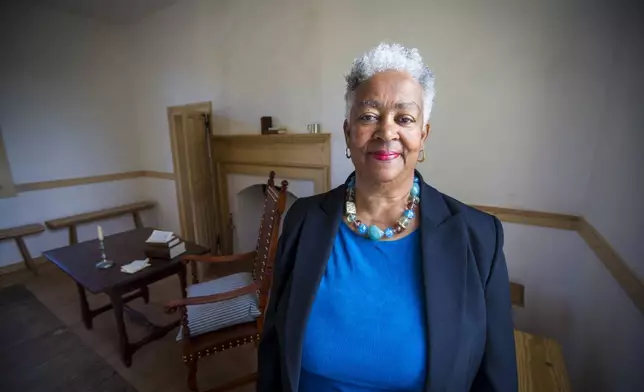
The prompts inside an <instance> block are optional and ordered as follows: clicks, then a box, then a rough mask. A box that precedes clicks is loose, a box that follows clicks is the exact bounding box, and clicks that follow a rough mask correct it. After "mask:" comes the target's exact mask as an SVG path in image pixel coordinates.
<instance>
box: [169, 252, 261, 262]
mask: <svg viewBox="0 0 644 392" xmlns="http://www.w3.org/2000/svg"><path fill="white" fill-rule="evenodd" d="M255 254H256V252H255V251H252V252H248V253H240V254H237V255H226V256H212V255H184V256H181V261H183V262H184V263H187V262H189V261H198V262H201V263H230V262H239V261H253V260H254V259H255Z"/></svg>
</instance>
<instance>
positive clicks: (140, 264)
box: [121, 259, 150, 274]
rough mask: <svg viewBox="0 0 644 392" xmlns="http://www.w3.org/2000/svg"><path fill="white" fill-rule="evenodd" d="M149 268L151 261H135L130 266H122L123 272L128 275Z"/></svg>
mask: <svg viewBox="0 0 644 392" xmlns="http://www.w3.org/2000/svg"><path fill="white" fill-rule="evenodd" d="M149 266H150V259H145V260H134V261H133V262H131V263H130V264H125V265H122V266H121V272H125V273H126V274H133V273H135V272H138V271H141V270H142V269H143V268H145V267H149Z"/></svg>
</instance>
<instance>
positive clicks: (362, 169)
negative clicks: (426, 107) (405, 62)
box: [344, 71, 429, 182]
mask: <svg viewBox="0 0 644 392" xmlns="http://www.w3.org/2000/svg"><path fill="white" fill-rule="evenodd" d="M422 107H423V95H422V88H421V86H420V84H419V83H418V82H417V81H416V80H414V79H413V78H412V77H411V76H409V75H408V74H407V73H405V72H400V71H386V72H380V73H377V74H375V75H374V76H372V77H371V78H369V79H367V80H366V81H364V82H363V83H362V84H360V86H358V89H357V90H356V92H355V99H354V101H353V105H352V107H351V113H350V116H349V119H348V120H346V121H345V122H344V133H345V137H346V141H347V146H348V147H349V150H350V151H351V160H352V161H353V165H354V166H355V168H356V172H357V174H358V175H359V176H361V177H362V176H365V177H366V178H369V179H371V180H373V181H377V182H390V181H393V180H396V179H399V178H401V177H404V176H408V175H411V173H413V171H414V168H415V167H416V162H417V160H418V154H419V152H420V150H421V149H422V148H423V143H424V142H425V139H426V138H427V134H428V133H429V124H427V125H426V126H423V111H422Z"/></svg>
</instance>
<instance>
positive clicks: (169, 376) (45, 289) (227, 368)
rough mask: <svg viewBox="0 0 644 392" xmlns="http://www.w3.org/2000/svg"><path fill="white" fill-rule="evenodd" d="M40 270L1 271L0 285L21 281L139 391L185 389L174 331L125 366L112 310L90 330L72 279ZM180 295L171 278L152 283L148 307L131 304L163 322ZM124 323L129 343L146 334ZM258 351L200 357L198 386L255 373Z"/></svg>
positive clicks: (243, 391)
mask: <svg viewBox="0 0 644 392" xmlns="http://www.w3.org/2000/svg"><path fill="white" fill-rule="evenodd" d="M38 271H39V273H40V275H39V276H37V277H34V276H32V275H31V274H30V273H29V272H27V271H24V270H21V271H18V272H14V273H11V274H7V275H0V287H6V286H9V285H13V284H17V283H21V284H23V285H25V287H27V288H28V289H29V290H30V291H31V292H32V293H34V295H35V296H36V298H38V300H40V301H41V302H42V303H43V304H44V305H45V306H46V307H47V308H49V309H50V310H51V311H52V313H54V314H55V315H56V316H57V317H58V318H59V319H60V320H61V321H62V322H63V323H64V324H66V325H67V326H68V327H69V328H70V329H71V330H72V331H73V332H74V333H75V334H77V335H78V336H79V337H80V338H81V340H82V341H83V342H84V343H85V344H87V345H88V346H89V347H90V348H92V349H93V350H94V351H95V352H96V353H97V354H98V355H100V356H101V357H103V358H104V359H105V360H106V361H107V363H109V364H110V366H112V367H113V368H114V369H115V370H116V371H117V372H119V373H120V374H121V376H123V378H125V379H126V380H127V381H129V382H130V384H132V386H134V387H135V388H136V389H137V390H138V391H139V392H148V391H149V392H171V391H186V390H187V389H186V388H185V375H186V371H185V367H184V366H183V363H182V361H181V347H180V344H179V343H178V342H176V341H175V337H176V335H175V333H174V332H173V333H170V334H168V335H167V336H165V337H164V338H163V339H161V340H159V341H156V342H153V343H151V344H148V345H146V346H144V347H143V348H142V349H140V350H139V351H137V352H136V353H135V354H134V357H133V361H132V366H131V367H130V368H126V367H125V366H124V365H123V363H122V362H121V359H120V356H119V352H118V348H117V343H118V338H117V333H116V327H115V322H114V315H113V313H112V312H106V313H104V314H102V315H100V316H98V317H96V318H95V319H94V329H92V330H91V331H88V330H87V329H85V327H84V326H83V323H82V321H81V319H80V307H79V304H78V292H77V291H76V285H75V284H74V282H73V281H72V279H71V278H69V277H68V276H67V275H65V274H64V273H63V272H62V271H60V270H59V269H58V268H57V267H55V266H53V265H51V264H45V265H43V266H40V267H39V270H38ZM178 296H179V282H178V280H177V278H176V277H171V278H168V279H165V280H163V281H160V282H157V283H155V284H154V285H152V286H150V305H144V304H143V301H142V300H141V299H137V300H135V301H133V302H132V303H131V305H132V307H135V308H137V309H138V310H140V311H141V312H143V313H145V314H146V315H147V316H148V317H149V318H150V319H151V320H153V321H155V322H158V323H165V322H167V321H168V320H169V319H170V318H169V316H167V315H165V314H164V313H163V312H162V305H163V304H164V303H165V302H166V301H168V300H170V299H175V298H178ZM88 297H89V298H88V300H89V302H90V306H91V307H92V308H94V307H97V306H100V305H102V304H105V303H107V302H108V300H107V297H106V296H103V295H99V296H94V295H91V294H88ZM126 322H127V317H126ZM127 327H128V334H129V336H130V341H135V340H137V339H138V337H140V336H143V334H144V333H145V330H144V329H143V328H142V327H139V326H138V325H136V324H133V323H130V322H127ZM256 355H257V354H256V351H255V346H254V345H247V346H244V347H239V348H236V349H234V350H230V351H225V352H223V353H220V354H217V355H214V356H210V357H208V358H206V359H204V360H202V361H200V362H199V364H200V366H199V378H198V382H199V387H200V389H204V390H205V389H209V388H212V387H214V386H217V385H219V384H221V383H225V382H227V381H229V380H231V379H234V378H237V377H239V376H242V375H245V374H248V373H250V372H254V371H256ZM254 390H255V386H254V385H252V384H251V385H248V386H245V387H242V388H239V389H237V391H239V392H251V391H254Z"/></svg>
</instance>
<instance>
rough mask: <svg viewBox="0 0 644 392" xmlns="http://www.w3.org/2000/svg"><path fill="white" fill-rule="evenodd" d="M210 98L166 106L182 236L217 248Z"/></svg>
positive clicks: (213, 249)
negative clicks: (192, 102)
mask: <svg viewBox="0 0 644 392" xmlns="http://www.w3.org/2000/svg"><path fill="white" fill-rule="evenodd" d="M211 113H212V103H211V102H201V103H194V104H188V105H181V106H171V107H168V122H169V126H170V143H171V148H172V161H173V164H174V172H175V185H176V190H177V203H178V210H179V222H180V224H181V236H182V237H183V238H184V239H185V240H189V241H193V242H196V243H197V244H199V245H203V246H207V247H209V248H210V249H211V250H212V251H213V252H214V251H216V250H217V216H216V213H217V212H216V209H215V200H214V196H215V195H216V192H215V189H214V186H215V184H214V181H213V178H214V176H213V167H212V151H211V146H210V132H211V130H210V118H211Z"/></svg>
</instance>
